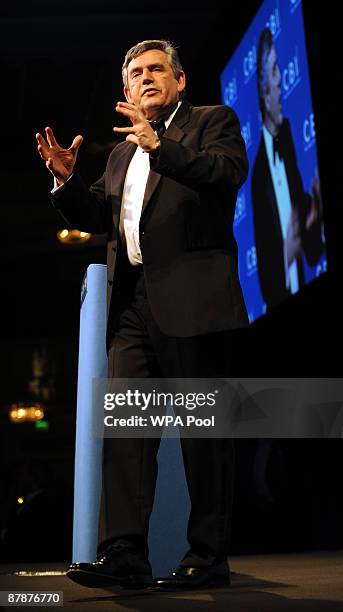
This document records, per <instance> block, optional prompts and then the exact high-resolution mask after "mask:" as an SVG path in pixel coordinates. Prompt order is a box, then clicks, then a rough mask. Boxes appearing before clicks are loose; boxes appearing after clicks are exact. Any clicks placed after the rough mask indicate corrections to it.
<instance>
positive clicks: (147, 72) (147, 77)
mask: <svg viewBox="0 0 343 612" xmlns="http://www.w3.org/2000/svg"><path fill="white" fill-rule="evenodd" d="M152 80H153V79H152V74H151V72H150V70H147V69H146V70H144V71H143V83H151V81H152Z"/></svg>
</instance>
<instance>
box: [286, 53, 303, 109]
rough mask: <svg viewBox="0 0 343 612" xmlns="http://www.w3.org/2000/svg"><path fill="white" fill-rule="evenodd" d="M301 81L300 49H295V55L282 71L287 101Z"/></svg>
mask: <svg viewBox="0 0 343 612" xmlns="http://www.w3.org/2000/svg"><path fill="white" fill-rule="evenodd" d="M300 81H301V75H300V67H299V59H298V49H297V47H296V48H295V53H294V55H293V57H291V58H290V59H289V61H288V63H287V64H286V68H284V69H283V71H282V88H283V91H284V99H285V100H286V99H287V98H288V97H289V96H290V95H291V93H292V92H293V91H294V90H295V88H296V87H297V85H299V83H300Z"/></svg>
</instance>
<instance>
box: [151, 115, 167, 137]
mask: <svg viewBox="0 0 343 612" xmlns="http://www.w3.org/2000/svg"><path fill="white" fill-rule="evenodd" d="M150 125H151V127H152V129H153V130H154V132H156V134H157V136H158V137H159V138H162V136H163V134H164V132H165V131H166V125H165V123H164V119H158V120H157V121H151V122H150Z"/></svg>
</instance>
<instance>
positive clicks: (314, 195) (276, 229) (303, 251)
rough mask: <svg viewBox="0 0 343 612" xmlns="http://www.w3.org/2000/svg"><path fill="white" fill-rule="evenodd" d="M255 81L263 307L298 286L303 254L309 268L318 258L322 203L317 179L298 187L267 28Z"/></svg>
mask: <svg viewBox="0 0 343 612" xmlns="http://www.w3.org/2000/svg"><path fill="white" fill-rule="evenodd" d="M257 81H258V96H259V106H260V112H261V116H262V121H263V125H262V130H261V140H260V144H259V148H258V151H257V155H256V159H255V162H254V166H253V172H252V181H251V188H252V203H253V213H254V231H255V241H256V251H257V262H258V271H259V281H260V287H261V292H262V295H263V299H264V301H265V303H266V306H267V310H268V309H270V308H271V307H273V306H275V305H276V304H278V303H280V302H282V301H283V300H284V299H285V298H286V297H287V296H288V295H291V294H294V293H296V292H297V291H298V290H299V289H300V288H301V287H302V285H304V283H305V277H304V265H303V256H305V257H306V260H307V262H308V264H309V265H310V266H313V265H314V264H315V263H316V261H317V260H318V258H319V257H320V255H321V253H322V250H323V240H322V205H321V195H320V187H319V181H318V178H317V177H314V178H313V180H312V192H311V194H308V193H306V192H305V190H304V187H303V182H302V178H301V175H300V171H299V168H298V164H297V157H296V151H295V147H294V142H293V138H292V134H291V128H290V123H289V120H288V119H287V118H285V117H284V116H283V113H282V103H281V73H280V68H279V65H278V60H277V53H276V48H275V45H274V42H273V38H272V34H271V32H270V30H269V29H268V28H265V29H264V30H263V31H262V33H261V35H260V39H259V45H258V53H257Z"/></svg>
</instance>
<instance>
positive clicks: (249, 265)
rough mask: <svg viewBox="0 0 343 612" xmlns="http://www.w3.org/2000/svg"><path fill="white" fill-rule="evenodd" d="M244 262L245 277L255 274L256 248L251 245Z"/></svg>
mask: <svg viewBox="0 0 343 612" xmlns="http://www.w3.org/2000/svg"><path fill="white" fill-rule="evenodd" d="M245 262H246V270H247V276H252V275H253V274H256V272H257V254H256V247H255V245H253V246H252V247H250V249H248V250H247V251H246V253H245Z"/></svg>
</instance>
